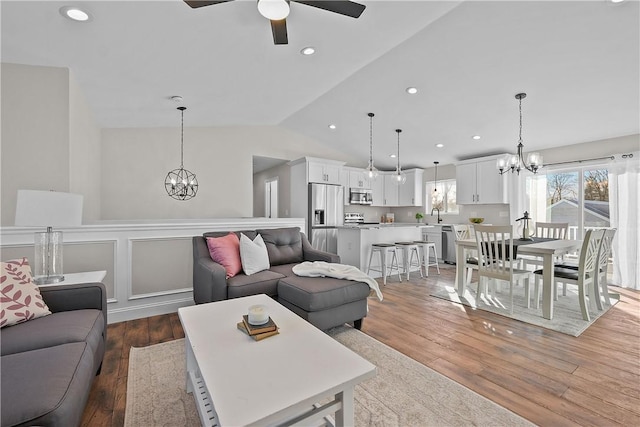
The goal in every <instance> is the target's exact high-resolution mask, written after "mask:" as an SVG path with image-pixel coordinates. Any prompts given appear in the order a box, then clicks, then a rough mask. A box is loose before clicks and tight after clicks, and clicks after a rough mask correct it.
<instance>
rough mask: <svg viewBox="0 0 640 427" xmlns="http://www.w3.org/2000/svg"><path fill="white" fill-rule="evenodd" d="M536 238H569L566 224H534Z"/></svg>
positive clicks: (567, 224)
mask: <svg viewBox="0 0 640 427" xmlns="http://www.w3.org/2000/svg"><path fill="white" fill-rule="evenodd" d="M535 235H536V237H545V238H550V239H566V238H567V237H568V236H569V223H568V222H536V234H535Z"/></svg>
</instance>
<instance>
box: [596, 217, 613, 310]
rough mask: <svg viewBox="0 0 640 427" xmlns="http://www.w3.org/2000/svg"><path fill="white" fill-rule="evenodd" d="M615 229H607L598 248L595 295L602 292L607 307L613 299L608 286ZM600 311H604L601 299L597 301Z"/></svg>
mask: <svg viewBox="0 0 640 427" xmlns="http://www.w3.org/2000/svg"><path fill="white" fill-rule="evenodd" d="M616 231H617V230H616V229H615V228H607V229H605V231H604V235H603V236H602V241H601V242H600V247H599V248H598V265H597V267H596V268H597V269H598V270H597V274H596V283H595V286H594V291H595V295H598V294H599V292H602V297H603V298H604V302H605V304H607V305H611V299H610V298H609V286H608V284H607V269H608V266H609V258H610V257H611V242H612V241H613V238H614V237H615V235H616ZM596 304H597V305H598V309H600V310H602V309H603V307H602V302H601V301H600V298H598V299H597V300H596Z"/></svg>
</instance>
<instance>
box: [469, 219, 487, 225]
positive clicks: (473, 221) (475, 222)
mask: <svg viewBox="0 0 640 427" xmlns="http://www.w3.org/2000/svg"><path fill="white" fill-rule="evenodd" d="M469 221H470V222H472V223H474V224H482V223H483V222H484V218H469Z"/></svg>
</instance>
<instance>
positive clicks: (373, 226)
mask: <svg viewBox="0 0 640 427" xmlns="http://www.w3.org/2000/svg"><path fill="white" fill-rule="evenodd" d="M433 227H435V225H431V224H418V223H410V222H387V223H381V224H346V225H342V226H340V227H338V228H349V229H353V228H356V229H359V230H369V229H377V228H433Z"/></svg>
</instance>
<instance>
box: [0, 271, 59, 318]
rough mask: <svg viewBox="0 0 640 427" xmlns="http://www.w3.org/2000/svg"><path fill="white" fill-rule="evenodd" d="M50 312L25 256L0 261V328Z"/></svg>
mask: <svg viewBox="0 0 640 427" xmlns="http://www.w3.org/2000/svg"><path fill="white" fill-rule="evenodd" d="M48 314H51V311H49V307H47V304H45V302H44V301H43V300H42V295H40V289H38V287H37V286H36V284H35V283H33V282H32V280H31V267H29V261H27V259H26V258H21V259H14V260H11V261H6V262H4V261H3V262H2V263H0V328H4V327H5V326H10V325H15V324H16V323H22V322H26V321H27V320H31V319H36V318H38V317H42V316H46V315H48Z"/></svg>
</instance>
